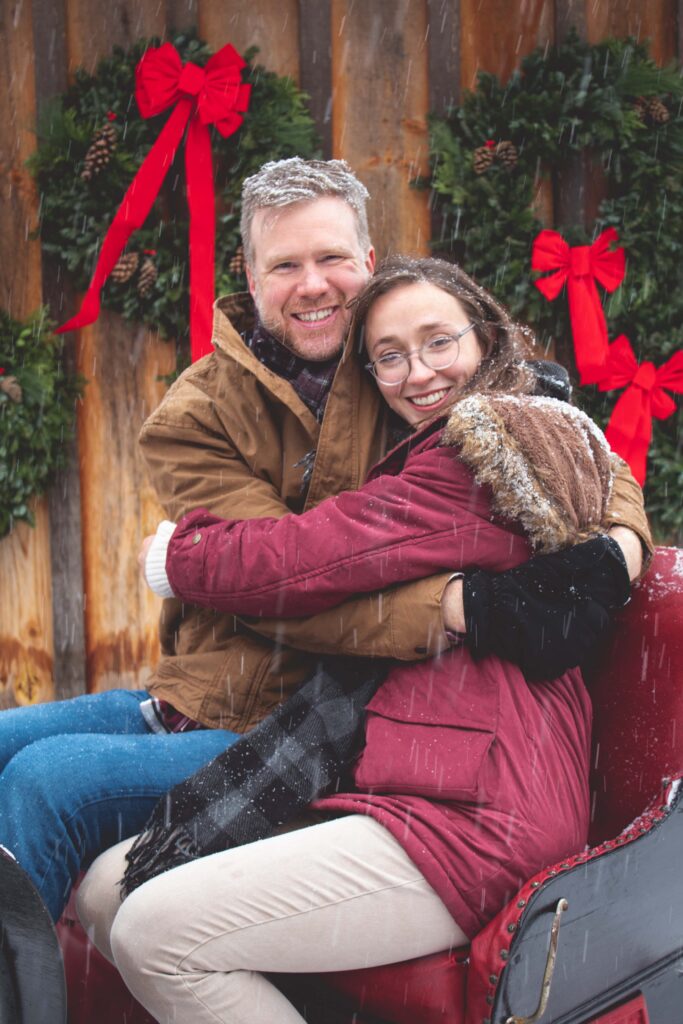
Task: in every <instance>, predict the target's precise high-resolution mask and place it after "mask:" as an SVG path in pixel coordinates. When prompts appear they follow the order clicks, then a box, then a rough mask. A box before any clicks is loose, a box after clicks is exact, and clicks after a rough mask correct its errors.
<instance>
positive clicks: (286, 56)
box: [199, 0, 299, 82]
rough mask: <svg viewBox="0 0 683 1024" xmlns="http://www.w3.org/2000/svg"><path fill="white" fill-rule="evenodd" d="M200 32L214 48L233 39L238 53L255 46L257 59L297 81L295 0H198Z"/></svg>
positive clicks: (297, 11) (272, 69) (259, 62)
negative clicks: (222, 0)
mask: <svg viewBox="0 0 683 1024" xmlns="http://www.w3.org/2000/svg"><path fill="white" fill-rule="evenodd" d="M199 32H200V35H201V36H202V38H204V39H206V41H207V42H208V43H209V45H210V46H211V48H212V49H213V50H218V49H220V47H221V46H225V44H226V43H232V45H233V46H234V47H235V49H236V50H237V51H238V52H239V53H244V51H245V50H248V49H249V47H251V46H258V48H259V52H258V55H257V58H256V60H257V63H258V64H262V65H263V67H265V68H267V69H268V71H274V72H276V74H278V75H288V76H289V77H290V78H292V79H293V80H294V81H295V82H298V81H299V8H298V4H297V2H296V0H231V3H229V4H227V3H226V4H217V3H214V2H213V0H199Z"/></svg>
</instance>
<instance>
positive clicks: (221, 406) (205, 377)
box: [140, 296, 652, 732]
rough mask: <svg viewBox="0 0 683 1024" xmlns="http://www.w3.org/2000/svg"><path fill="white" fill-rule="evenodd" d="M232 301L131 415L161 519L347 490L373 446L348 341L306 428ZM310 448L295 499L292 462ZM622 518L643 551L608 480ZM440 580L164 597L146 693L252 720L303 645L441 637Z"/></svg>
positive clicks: (631, 507)
mask: <svg viewBox="0 0 683 1024" xmlns="http://www.w3.org/2000/svg"><path fill="white" fill-rule="evenodd" d="M251 318H253V310H252V307H251V302H250V300H249V299H248V297H246V296H230V297H228V298H226V299H221V300H219V301H218V302H217V304H216V307H215V311H214V331H213V341H214V345H215V351H214V352H213V353H212V354H211V355H210V356H207V357H205V358H204V359H201V360H200V361H199V362H198V363H196V364H195V365H193V366H192V367H190V368H189V369H188V370H186V371H185V373H183V374H182V376H181V377H180V378H179V379H178V381H177V382H176V383H175V384H174V385H173V386H172V387H171V389H170V390H169V392H168V394H167V395H166V397H165V398H164V400H163V401H162V402H161V404H160V406H159V407H158V409H157V410H156V411H155V412H154V413H153V414H152V415H151V416H150V417H149V419H148V420H147V421H146V423H145V424H144V426H143V428H142V431H141V434H140V443H141V445H142V451H143V454H144V456H145V460H146V462H147V466H148V469H149V472H150V476H151V480H152V483H153V485H154V487H155V490H156V493H157V496H158V498H159V500H160V502H161V504H162V506H163V508H164V510H165V512H166V514H167V515H168V517H169V518H170V519H172V520H174V521H176V520H178V519H179V518H180V517H181V516H182V515H184V514H185V513H187V512H190V511H192V510H193V509H196V508H198V507H200V506H201V507H204V508H207V509H209V510H210V511H211V512H214V513H215V514H216V515H220V516H225V517H227V518H232V519H248V518H253V517H261V516H276V517H280V516H283V515H285V514H286V513H288V512H302V511H304V509H307V508H311V507H313V506H314V505H317V504H318V503H319V502H320V501H322V500H323V499H324V498H327V497H329V496H330V495H332V494H337V493H339V492H340V491H343V490H350V489H356V488H357V487H359V486H360V484H361V483H362V482H363V481H364V480H365V477H366V476H367V473H368V471H369V469H370V467H371V466H372V465H373V464H374V463H375V462H376V461H377V460H378V459H379V458H380V457H381V455H382V454H383V453H384V450H385V448H386V443H387V432H386V425H385V416H384V405H383V403H382V402H381V399H380V398H379V395H378V392H377V390H376V388H375V387H374V385H373V384H372V382H371V380H370V378H369V376H368V375H367V374H366V373H365V372H364V371H363V370H362V369H361V368H360V365H359V360H358V359H355V358H352V357H351V354H350V352H349V346H347V349H346V351H345V353H344V357H343V358H342V361H341V363H340V365H339V368H338V370H337V373H336V376H335V379H334V382H333V385H332V389H331V391H330V395H329V398H328V401H327V405H326V408H325V415H324V417H323V421H322V424H319V423H318V422H317V421H316V419H315V417H314V416H313V414H312V413H311V412H310V410H309V409H308V408H307V406H306V405H305V404H304V403H303V402H302V401H301V399H300V398H299V397H298V395H297V394H296V393H295V391H294V389H293V388H292V386H291V385H290V384H289V383H288V382H287V381H285V380H283V379H282V378H281V377H278V376H277V375H276V374H274V373H273V372H271V371H270V370H269V369H268V368H267V367H266V366H264V365H263V364H262V363H260V362H259V361H258V360H257V359H256V357H255V356H254V355H253V354H252V353H251V351H250V350H249V349H248V348H247V346H246V345H245V344H244V342H243V340H242V338H241V337H240V335H239V334H238V332H237V330H236V329H235V328H234V327H233V326H232V322H231V321H233V322H235V323H236V324H238V326H239V328H240V329H244V328H245V327H248V326H249V320H250V319H251ZM313 449H315V450H316V458H315V464H314V468H313V474H312V477H311V481H310V486H309V488H308V492H307V497H306V500H305V502H304V500H303V498H302V480H303V471H304V467H303V464H302V460H303V459H304V456H306V455H307V454H308V453H309V452H310V451H311V450H313ZM613 523H619V524H621V525H624V526H629V527H631V528H632V529H633V530H635V531H636V533H638V534H639V536H640V537H641V538H642V540H643V542H644V543H645V545H646V546H647V547H651V543H652V542H651V538H650V534H649V529H648V525H647V520H646V518H645V514H644V510H643V500H642V494H641V491H640V488H639V487H638V485H637V484H636V482H635V481H634V480H633V478H632V477H631V475H630V473H629V472H628V470H627V469H626V468H624V469H623V471H622V472H620V473H619V474H618V476H617V479H616V482H615V486H614V490H613V495H612V500H611V504H610V509H609V513H608V524H606V525H612V524H613ZM449 578H450V576H449V575H440V576H435V577H430V578H429V579H426V580H421V581H419V582H417V583H411V584H407V585H404V586H401V587H394V588H390V589H389V590H387V591H384V592H382V593H379V594H376V595H373V596H370V597H362V598H358V599H355V600H352V601H347V602H346V603H345V604H343V605H341V606H340V607H338V608H334V609H331V610H330V611H328V612H325V613H322V614H320V615H316V616H314V617H313V618H310V619H307V620H281V621H278V622H276V621H273V620H269V621H266V620H263V619H258V620H254V619H252V620H250V621H249V622H247V621H246V620H240V619H238V618H236V617H235V616H233V615H225V614H221V613H219V612H213V611H210V610H208V609H200V608H196V607H191V606H185V607H182V606H181V605H180V602H178V601H173V600H171V601H166V602H164V609H163V612H162V617H161V638H162V652H163V653H162V657H161V660H160V662H159V664H158V666H157V668H156V669H155V670H154V672H153V674H152V676H151V678H150V680H149V681H148V689H149V691H150V692H151V693H152V694H153V695H154V696H156V697H159V698H162V699H165V700H167V701H169V702H170V703H171V704H173V706H174V707H176V708H177V709H178V710H179V711H181V712H183V713H184V714H186V715H188V716H190V717H191V718H193V719H196V720H198V721H200V722H202V723H203V724H205V725H207V726H211V727H213V728H225V729H231V730H234V731H237V732H243V731H245V730H247V729H249V728H251V727H253V726H254V725H255V724H256V722H258V721H259V720H260V719H261V718H263V717H264V715H266V714H267V713H268V712H269V711H271V710H272V709H273V707H275V705H276V704H278V703H279V702H280V701H281V700H282V699H283V697H285V696H287V695H288V694H289V693H291V692H292V690H293V689H294V688H295V687H296V686H298V685H299V684H300V683H301V682H302V681H303V680H304V679H305V678H306V677H307V676H308V675H309V674H310V673H311V671H312V663H313V657H314V655H315V654H316V653H330V654H335V653H336V654H359V655H373V656H379V657H387V658H394V659H399V660H405V661H411V660H417V659H421V658H424V657H427V656H429V655H431V654H435V653H437V652H438V651H439V650H441V649H443V648H444V647H446V646H447V640H446V637H445V634H444V630H443V622H442V618H441V607H440V605H441V594H442V592H443V589H444V587H445V585H446V583H447V582H448V579H449Z"/></svg>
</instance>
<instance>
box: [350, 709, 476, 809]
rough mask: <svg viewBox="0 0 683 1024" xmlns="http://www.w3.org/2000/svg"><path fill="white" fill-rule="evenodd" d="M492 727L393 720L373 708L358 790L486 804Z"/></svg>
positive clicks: (359, 768)
mask: <svg viewBox="0 0 683 1024" xmlns="http://www.w3.org/2000/svg"><path fill="white" fill-rule="evenodd" d="M494 736H495V732H494V730H493V729H485V728H473V727H471V726H470V725H465V724H456V723H453V722H444V721H439V722H435V721H424V720H422V721H418V720H416V719H414V718H412V719H409V718H400V717H395V716H389V715H387V714H386V713H381V712H378V711H375V710H372V706H369V707H368V710H367V712H366V722H365V749H364V750H363V751H362V753H361V754H360V757H359V759H358V761H357V762H356V766H355V770H354V780H355V783H356V786H357V787H358V788H359V789H363V790H371V791H372V792H376V793H395V794H405V795H418V796H425V797H430V798H432V799H436V800H462V801H466V802H468V803H478V804H486V803H489V802H490V800H491V794H490V793H489V792H488V791H487V786H486V779H487V775H489V774H490V773H489V772H487V770H486V769H487V767H488V761H489V755H490V752H491V746H492V743H493V740H494Z"/></svg>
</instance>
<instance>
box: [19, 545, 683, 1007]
mask: <svg viewBox="0 0 683 1024" xmlns="http://www.w3.org/2000/svg"><path fill="white" fill-rule="evenodd" d="M592 696H593V701H594V709H595V722H594V742H593V749H594V759H593V766H592V792H593V804H592V826H591V835H590V844H591V845H590V848H589V849H587V850H586V851H584V852H582V853H579V854H578V855H576V856H574V857H570V858H568V859H567V860H566V861H563V862H562V863H560V864H555V865H552V866H550V867H548V868H547V869H544V870H543V871H541V872H539V873H538V874H537V875H536V876H535V877H534V878H532V879H529V881H528V882H527V883H526V884H525V885H524V886H523V888H522V889H521V890H520V891H519V892H518V893H517V895H516V896H515V898H514V899H513V900H512V901H511V902H510V903H509V904H508V905H507V906H506V907H505V908H504V909H503V910H502V911H501V912H500V913H499V914H498V916H497V917H496V918H495V919H494V920H493V921H491V922H490V923H489V924H488V925H487V927H486V928H484V929H483V931H482V932H481V933H480V934H479V935H477V936H476V938H475V939H474V941H473V942H472V944H471V946H470V947H467V948H463V949H457V950H452V951H449V952H444V953H439V954H436V955H434V956H430V957H424V958H421V959H419V960H413V961H409V962H406V963H402V964H392V965H390V966H386V967H376V968H370V969H366V970H359V971H347V972H338V973H330V974H320V975H315V976H305V977H304V976H282V975H281V976H276V977H274V979H273V980H275V981H276V983H277V984H279V985H280V986H281V987H282V988H283V990H285V991H286V992H287V993H288V995H289V996H290V997H291V998H292V999H293V1000H294V1001H295V1002H296V1004H297V1005H298V1006H299V1007H300V1009H301V1012H302V1013H303V1015H304V1016H305V1018H306V1020H308V1021H310V1022H311V1024H531V1022H532V1021H533V1022H538V1024H671V1022H672V1021H673V1020H676V1019H678V1018H679V1016H680V1007H681V1006H683V970H681V946H682V945H683V884H681V879H680V867H679V862H680V850H681V849H683V786H680V785H679V780H680V779H681V776H683V551H680V550H677V549H674V548H659V549H657V551H656V553H655V558H654V561H653V565H652V567H651V569H650V572H649V573H648V576H647V577H646V579H645V580H644V581H643V582H642V583H640V584H638V585H636V586H635V587H634V589H633V596H632V599H631V601H630V603H629V604H628V605H627V607H626V608H625V609H623V611H622V612H621V613H620V615H619V618H618V621H617V624H616V628H615V631H614V637H613V641H612V643H611V646H610V649H609V650H608V651H607V653H606V656H605V659H604V664H603V667H602V669H601V671H600V673H599V676H598V678H597V681H596V682H595V684H594V686H593V687H592ZM406 927H407V928H409V927H410V922H409V921H406ZM57 935H58V939H59V942H60V945H61V948H62V951H63V957H64V965H65V973H66V987H67V989H68V1003H69V1011H68V1022H69V1024H93V1022H95V1021H96V1022H97V1024H124V1022H125V1024H153V1020H152V1018H151V1017H150V1016H149V1015H148V1014H147V1013H146V1012H145V1011H144V1010H143V1009H142V1008H141V1007H140V1006H139V1005H138V1004H136V1003H135V1001H134V1000H133V998H132V996H130V995H129V994H128V992H127V991H126V989H125V987H124V986H123V983H122V981H121V979H120V977H119V975H118V974H117V972H116V971H115V970H114V968H113V967H111V966H110V965H109V964H108V963H107V962H106V961H105V960H104V959H103V958H102V957H101V956H100V955H99V954H98V953H97V951H96V950H95V949H94V948H93V947H92V946H91V945H90V944H89V943H88V940H87V938H86V936H85V934H84V932H83V931H82V929H81V927H80V925H79V924H78V922H77V919H76V917H75V913H74V911H73V901H72V902H71V903H70V904H69V907H67V910H66V912H65V914H64V916H63V917H62V920H61V921H60V923H59V924H58V926H57ZM5 940H6V943H7V941H10V942H11V936H9V938H8V937H7V936H5ZM6 943H5V944H6ZM15 983H16V982H15ZM48 1019H49V1020H50V1024H59V1021H61V1020H64V1019H65V1018H64V1017H63V1016H60V1015H59V1014H57V1015H54V1014H53V1015H52V1016H51V1017H49V1018H45V1020H46V1021H47V1020H48ZM39 1020H41V1021H42V1019H41V1018H38V1017H33V1016H31V1015H30V1014H28V1015H24V1016H20V1017H18V1018H17V1024H38V1021H39ZM269 1024H270V1022H269Z"/></svg>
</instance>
